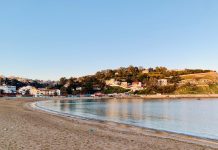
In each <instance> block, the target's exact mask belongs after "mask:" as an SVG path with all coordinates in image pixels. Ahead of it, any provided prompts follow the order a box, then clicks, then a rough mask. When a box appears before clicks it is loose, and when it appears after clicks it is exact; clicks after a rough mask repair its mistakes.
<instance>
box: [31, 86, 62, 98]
mask: <svg viewBox="0 0 218 150" xmlns="http://www.w3.org/2000/svg"><path fill="white" fill-rule="evenodd" d="M60 95H61V91H60V90H59V89H46V88H40V89H38V90H37V93H36V94H35V95H34V96H35V97H41V96H60Z"/></svg>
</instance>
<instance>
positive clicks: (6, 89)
mask: <svg viewBox="0 0 218 150" xmlns="http://www.w3.org/2000/svg"><path fill="white" fill-rule="evenodd" d="M0 90H1V91H2V93H3V95H8V96H10V95H16V93H17V92H16V86H8V85H2V86H0Z"/></svg>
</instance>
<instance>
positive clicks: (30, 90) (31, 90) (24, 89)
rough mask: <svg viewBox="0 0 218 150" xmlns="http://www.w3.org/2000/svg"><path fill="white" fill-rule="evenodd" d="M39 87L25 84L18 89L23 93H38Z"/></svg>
mask: <svg viewBox="0 0 218 150" xmlns="http://www.w3.org/2000/svg"><path fill="white" fill-rule="evenodd" d="M37 91H38V90H37V89H36V88H35V87H33V86H24V87H22V88H20V89H19V90H18V93H20V94H21V95H26V94H27V95H33V96H34V95H36V94H37Z"/></svg>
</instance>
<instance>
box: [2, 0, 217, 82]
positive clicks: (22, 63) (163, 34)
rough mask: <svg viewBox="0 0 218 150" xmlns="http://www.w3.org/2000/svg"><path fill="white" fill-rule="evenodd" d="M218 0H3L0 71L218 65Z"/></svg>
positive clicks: (68, 72) (43, 74)
mask: <svg viewBox="0 0 218 150" xmlns="http://www.w3.org/2000/svg"><path fill="white" fill-rule="evenodd" d="M217 6H218V1H217V0H5V1H0V74H4V75H15V76H23V77H29V78H34V79H35V78H38V79H58V78H60V77H62V76H66V77H70V76H76V77H77V76H82V75H87V74H93V73H95V72H96V71H98V70H103V69H109V68H112V69H113V68H118V67H120V66H124V67H125V66H129V65H136V66H144V67H155V66H166V67H169V68H172V69H176V68H180V69H181V68H208V69H213V70H218V60H217V56H218V9H217Z"/></svg>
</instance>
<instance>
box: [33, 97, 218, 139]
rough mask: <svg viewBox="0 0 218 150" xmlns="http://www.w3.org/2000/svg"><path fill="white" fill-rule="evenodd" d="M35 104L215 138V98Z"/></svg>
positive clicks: (217, 134)
mask: <svg viewBox="0 0 218 150" xmlns="http://www.w3.org/2000/svg"><path fill="white" fill-rule="evenodd" d="M37 105H38V106H39V107H41V108H44V109H49V110H52V111H56V112H59V113H66V114H69V115H72V116H79V117H85V118H90V119H98V120H106V121H114V122H119V123H124V124H130V125H134V126H139V127H146V128H152V129H158V130H165V131H170V132H176V133H183V134H187V135H193V136H199V137H204V138H211V139H217V140H218V99H204V100H197V99H188V100H186V99H181V100H150V101H149V100H141V99H135V100H125V99H121V100H115V99H111V100H88V99H87V100H79V101H75V100H69V101H42V102H38V103H37Z"/></svg>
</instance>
